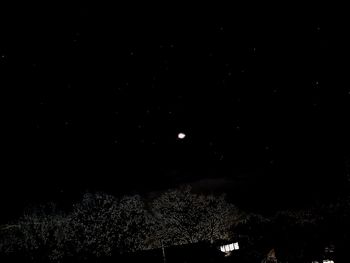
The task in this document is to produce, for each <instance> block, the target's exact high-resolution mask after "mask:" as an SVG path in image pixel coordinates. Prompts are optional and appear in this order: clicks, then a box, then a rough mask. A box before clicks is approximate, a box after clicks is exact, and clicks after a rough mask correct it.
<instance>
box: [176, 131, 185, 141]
mask: <svg viewBox="0 0 350 263" xmlns="http://www.w3.org/2000/svg"><path fill="white" fill-rule="evenodd" d="M185 137H186V134H184V133H182V132H180V133H179V134H178V135H177V138H179V139H181V140H182V139H185Z"/></svg>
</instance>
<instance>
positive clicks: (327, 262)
mask: <svg viewBox="0 0 350 263" xmlns="http://www.w3.org/2000/svg"><path fill="white" fill-rule="evenodd" d="M323 263H334V261H333V260H327V259H326V260H323Z"/></svg>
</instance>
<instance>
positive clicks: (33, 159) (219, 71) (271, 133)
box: [0, 4, 350, 213]
mask: <svg viewBox="0 0 350 263" xmlns="http://www.w3.org/2000/svg"><path fill="white" fill-rule="evenodd" d="M157 8H160V9H158V10H156V9H155V7H150V6H148V7H147V8H146V7H141V6H129V7H122V6H115V7H114V6H107V5H106V6H103V5H102V4H101V5H100V6H92V5H91V6H88V5H81V6H35V5H34V6H33V5H31V6H28V7H24V6H23V7H21V8H19V7H16V8H11V9H9V10H8V12H7V10H6V9H5V10H6V11H3V13H5V14H6V15H5V16H3V17H2V20H3V21H1V42H0V56H1V57H0V70H1V73H0V74H1V76H2V77H1V79H0V87H1V93H2V94H1V100H2V106H3V111H2V112H3V114H4V118H3V120H2V124H3V128H2V130H3V131H4V135H3V136H2V140H1V145H2V146H1V152H2V156H3V157H2V161H3V162H4V165H2V166H1V176H2V178H3V179H2V183H1V188H2V189H1V193H2V198H1V199H2V200H1V205H2V207H3V208H2V209H3V210H5V211H9V213H12V212H14V211H19V209H20V207H21V206H23V205H25V204H28V203H30V202H39V201H46V200H51V199H53V200H57V199H60V200H64V199H65V200H69V199H71V198H73V197H76V196H79V195H80V193H81V191H85V190H87V189H89V190H92V191H94V190H103V191H108V192H112V193H116V194H118V193H133V192H145V191H153V190H158V189H165V188H167V187H170V186H174V185H176V184H179V183H186V182H192V183H194V185H195V186H196V187H199V188H203V189H204V188H209V189H211V188H215V189H219V190H220V189H224V190H225V191H228V192H229V194H230V196H231V198H233V199H234V200H237V202H238V203H241V204H243V206H244V205H245V206H247V207H261V205H264V206H263V207H265V206H266V207H274V208H276V207H279V206H285V205H286V204H287V206H288V205H296V204H297V205H302V204H304V203H307V202H309V201H315V200H324V199H325V198H327V196H328V195H336V194H339V193H340V192H341V191H342V186H343V178H344V175H345V169H344V160H345V159H346V156H348V155H349V138H348V137H349V129H348V127H347V123H348V122H349V117H348V112H350V111H349V110H350V107H349V105H350V104H349V103H350V88H349V85H348V80H346V79H345V77H344V76H345V75H346V74H345V73H346V71H347V70H346V67H344V66H343V63H344V62H345V61H346V59H345V57H346V54H347V53H348V50H347V49H348V47H347V44H346V42H345V39H346V34H345V32H346V31H344V30H343V28H344V24H343V22H342V21H341V18H338V19H336V20H333V19H331V17H332V16H331V15H330V14H328V13H319V12H318V11H317V10H312V11H310V12H305V13H303V14H295V13H294V14H293V15H290V14H287V12H284V11H283V10H281V11H280V12H271V13H272V14H267V13H263V14H262V13H260V10H259V8H256V10H253V9H251V8H246V9H240V8H238V7H231V8H228V7H222V8H221V10H219V9H214V8H213V9H211V8H208V9H207V10H205V11H202V10H199V9H198V10H195V9H194V10H189V9H186V8H181V7H159V6H158V7H157ZM345 80H346V81H345ZM179 132H183V133H185V134H186V137H185V139H183V140H180V139H178V138H177V135H178V133H179Z"/></svg>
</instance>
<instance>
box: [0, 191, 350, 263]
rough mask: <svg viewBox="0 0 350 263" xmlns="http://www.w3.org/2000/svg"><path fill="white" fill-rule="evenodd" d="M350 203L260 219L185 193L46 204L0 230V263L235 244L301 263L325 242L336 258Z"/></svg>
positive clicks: (256, 257) (220, 200)
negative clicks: (64, 207)
mask: <svg viewBox="0 0 350 263" xmlns="http://www.w3.org/2000/svg"><path fill="white" fill-rule="evenodd" d="M349 204H350V202H349V200H348V199H344V200H342V201H340V202H338V203H336V204H332V205H321V206H318V207H314V208H312V209H311V208H310V209H304V210H289V211H279V212H277V213H276V214H274V215H271V216H262V215H259V214H253V213H246V212H244V211H242V210H239V209H238V208H237V207H236V206H235V205H233V204H231V203H229V202H227V201H226V199H225V196H224V195H221V196H215V195H204V194H196V193H193V192H192V191H191V188H190V187H189V186H184V187H181V188H177V189H171V190H168V191H165V192H163V193H161V194H160V195H158V196H157V197H155V198H147V199H146V198H143V197H141V196H139V195H132V196H124V197H121V198H116V197H114V196H112V195H109V194H106V193H87V194H85V195H84V196H83V197H82V198H81V200H80V201H79V202H77V203H75V204H74V205H73V206H72V209H71V210H70V211H69V212H68V213H63V212H61V211H58V210H57V209H56V208H55V207H56V206H55V205H54V204H47V205H44V206H39V207H37V208H36V209H32V210H30V211H27V212H26V213H25V214H24V215H23V216H22V217H21V218H19V219H18V220H17V221H15V222H13V223H11V224H7V225H4V226H2V227H1V230H0V231H1V232H0V234H1V236H0V237H1V240H0V252H1V255H2V257H3V258H15V257H21V258H22V259H28V260H31V261H35V262H39V261H45V262H48V261H51V262H64V261H79V260H87V259H90V260H94V259H98V258H106V257H111V256H115V255H120V254H125V253H133V252H136V251H142V250H150V249H157V248H160V247H163V246H164V247H169V246H174V245H184V244H192V243H199V242H205V243H207V244H215V243H216V242H217V241H222V240H227V241H228V240H232V239H237V238H238V239H241V240H244V247H242V248H243V249H245V254H244V256H245V257H246V262H260V261H261V259H262V258H263V257H264V256H265V255H266V252H267V251H268V250H270V249H271V248H275V249H276V253H277V257H278V258H279V259H280V260H281V262H283V261H288V262H303V261H302V260H306V259H307V260H315V257H316V256H317V255H319V256H321V255H322V253H323V249H324V246H325V245H330V242H331V243H332V244H333V245H335V246H336V248H337V250H338V252H339V253H338V255H341V251H342V248H343V247H344V249H345V248H346V244H347V243H348V242H349V233H350V227H349V222H350V209H349V207H350V205H349ZM344 251H345V250H344ZM298 260H299V261H298ZM241 261H242V262H243V259H241ZM338 262H341V260H340V259H339V260H338Z"/></svg>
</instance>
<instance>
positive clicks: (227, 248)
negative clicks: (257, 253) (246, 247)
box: [220, 242, 334, 263]
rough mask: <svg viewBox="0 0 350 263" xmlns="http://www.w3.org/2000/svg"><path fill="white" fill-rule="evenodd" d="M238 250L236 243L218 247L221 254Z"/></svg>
mask: <svg viewBox="0 0 350 263" xmlns="http://www.w3.org/2000/svg"><path fill="white" fill-rule="evenodd" d="M238 249H239V246H238V242H236V243H231V244H228V245H224V246H221V247H220V250H221V251H222V252H230V251H233V250H238ZM333 263H334V262H333Z"/></svg>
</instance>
